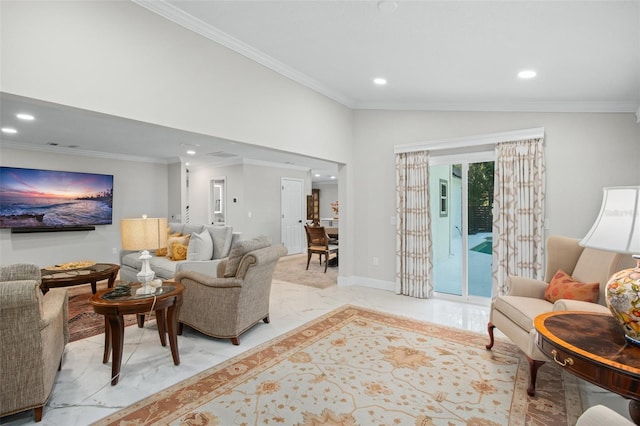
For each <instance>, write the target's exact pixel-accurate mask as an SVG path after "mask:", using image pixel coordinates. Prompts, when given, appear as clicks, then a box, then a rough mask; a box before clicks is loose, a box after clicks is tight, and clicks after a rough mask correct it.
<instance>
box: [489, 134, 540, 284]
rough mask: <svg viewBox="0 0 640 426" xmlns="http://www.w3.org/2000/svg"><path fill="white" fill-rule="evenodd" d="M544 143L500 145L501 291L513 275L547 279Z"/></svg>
mask: <svg viewBox="0 0 640 426" xmlns="http://www.w3.org/2000/svg"><path fill="white" fill-rule="evenodd" d="M542 142H543V140H542V138H539V139H529V140H522V141H514V142H506V143H501V144H498V145H496V165H495V187H494V201H493V266H492V279H493V286H494V291H495V292H497V294H498V295H501V294H505V293H506V292H507V291H508V289H507V288H506V278H507V276H508V275H518V276H521V277H527V278H535V279H538V280H541V279H543V277H544V272H543V270H542V265H543V255H544V235H543V234H544V198H545V165H544V152H543V145H542ZM494 294H495V293H494Z"/></svg>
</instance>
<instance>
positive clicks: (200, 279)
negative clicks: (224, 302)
mask: <svg viewBox="0 0 640 426" xmlns="http://www.w3.org/2000/svg"><path fill="white" fill-rule="evenodd" d="M174 279H175V280H176V281H179V282H182V280H188V281H191V282H195V283H196V284H200V285H204V286H207V287H215V288H232V287H242V280H240V279H237V278H235V277H230V278H217V277H214V276H211V275H205V274H202V273H200V272H196V271H180V272H178V273H177V274H176V276H175V278H174Z"/></svg>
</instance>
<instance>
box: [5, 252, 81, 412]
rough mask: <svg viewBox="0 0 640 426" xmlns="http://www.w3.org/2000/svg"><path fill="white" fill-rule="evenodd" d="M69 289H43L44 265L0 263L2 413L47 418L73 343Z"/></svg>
mask: <svg viewBox="0 0 640 426" xmlns="http://www.w3.org/2000/svg"><path fill="white" fill-rule="evenodd" d="M67 320H68V301H67V291H66V289H63V288H57V289H51V290H49V292H47V294H46V295H44V296H43V295H42V291H41V290H40V268H39V267H38V266H37V265H31V264H16V265H9V266H4V267H0V383H1V384H2V386H0V416H6V415H9V414H14V413H18V412H20V411H26V410H30V409H33V410H34V415H35V421H36V422H39V421H40V420H42V412H43V408H44V405H45V404H46V402H47V400H48V399H49V395H51V391H52V390H53V384H54V382H55V378H56V373H57V371H58V370H60V367H61V365H62V355H63V353H64V347H65V345H66V343H67V342H68V341H69V330H68V325H67V324H68V322H67Z"/></svg>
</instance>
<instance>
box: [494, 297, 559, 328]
mask: <svg viewBox="0 0 640 426" xmlns="http://www.w3.org/2000/svg"><path fill="white" fill-rule="evenodd" d="M493 309H495V310H497V311H500V312H502V314H503V315H504V316H506V317H507V318H509V319H511V321H513V322H514V323H516V324H517V325H518V327H520V328H522V329H523V330H525V331H527V332H529V330H531V329H533V319H534V318H535V317H537V316H538V315H540V314H543V313H545V312H551V310H552V309H553V304H551V303H550V302H547V301H546V300H544V299H534V298H532V297H523V296H500V297H496V298H495V300H494V301H493Z"/></svg>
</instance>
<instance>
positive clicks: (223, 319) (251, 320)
mask: <svg viewBox="0 0 640 426" xmlns="http://www.w3.org/2000/svg"><path fill="white" fill-rule="evenodd" d="M239 243H244V242H243V241H241V242H239ZM234 251H236V250H234V249H233V248H232V254H231V255H230V256H229V260H223V261H222V262H220V263H219V264H218V270H217V275H218V276H217V277H212V276H210V275H205V274H201V273H199V272H195V271H180V272H178V273H177V274H176V277H175V280H176V281H178V282H181V283H182V284H183V285H184V287H185V291H184V295H183V302H182V307H181V308H180V314H179V315H178V322H179V327H178V334H182V326H183V324H186V325H188V326H190V327H192V328H194V329H196V330H198V331H199V332H201V333H204V334H206V335H208V336H212V337H219V338H225V339H231V342H232V343H233V344H234V345H238V344H240V340H239V336H240V335H241V334H242V333H244V332H245V331H246V330H248V329H249V328H251V327H253V326H254V325H255V324H256V323H258V322H260V321H261V320H262V321H264V322H265V323H269V295H270V293H271V281H272V279H273V271H274V269H275V266H276V263H278V260H279V259H280V258H281V257H282V256H284V255H286V254H287V249H286V248H285V246H283V245H276V246H271V245H270V246H268V247H263V248H259V249H256V250H252V251H249V252H247V253H245V254H243V255H242V257H241V260H240V262H239V264H238V266H237V272H236V273H235V275H234V276H228V275H229V271H227V263H228V262H230V261H233V252H234ZM225 275H227V277H225Z"/></svg>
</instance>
